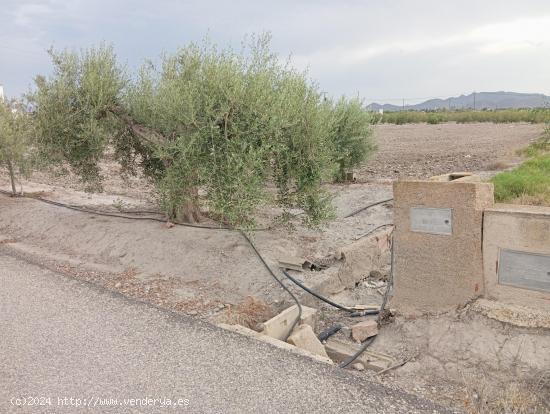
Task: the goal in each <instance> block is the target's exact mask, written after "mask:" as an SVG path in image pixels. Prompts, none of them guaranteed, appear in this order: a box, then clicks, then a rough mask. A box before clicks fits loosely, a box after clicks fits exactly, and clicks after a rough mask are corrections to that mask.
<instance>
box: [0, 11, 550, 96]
mask: <svg viewBox="0 0 550 414" xmlns="http://www.w3.org/2000/svg"><path fill="white" fill-rule="evenodd" d="M2 3H3V4H2V8H1V11H0V53H1V55H0V56H1V57H0V83H3V84H4V86H5V89H6V92H7V93H8V94H10V95H18V94H19V93H21V92H24V90H25V89H26V88H27V86H28V85H29V84H30V82H31V80H32V78H33V76H34V75H35V74H37V73H47V72H48V71H49V70H50V65H49V61H48V57H47V55H46V53H45V50H46V49H47V48H48V47H49V46H50V45H54V46H55V47H57V48H63V47H70V48H79V47H86V46H89V45H92V44H96V43H98V42H100V41H102V40H105V41H107V42H112V43H113V44H114V45H115V48H116V50H117V53H118V55H119V57H120V58H121V59H122V60H123V61H125V62H128V64H129V66H130V67H132V68H134V67H136V66H137V65H139V64H140V62H142V61H143V59H145V58H154V57H156V56H158V55H159V54H160V52H161V51H172V50H174V49H175V48H176V47H177V46H178V45H182V44H185V43H187V42H189V41H200V40H201V39H202V38H203V37H204V36H205V35H206V34H207V33H208V34H209V37H210V38H211V39H212V40H213V41H214V42H216V43H218V44H220V45H232V46H238V45H239V43H240V41H241V40H242V38H243V36H244V35H246V34H250V33H254V32H256V33H258V32H263V31H270V32H271V33H272V35H273V46H274V48H275V49H276V51H277V52H278V53H280V54H281V55H282V56H287V55H289V54H292V55H293V56H294V62H295V64H296V66H298V67H300V68H306V67H308V68H309V72H310V74H311V76H312V77H314V78H315V79H316V80H317V81H318V83H319V84H320V86H321V88H322V89H323V90H326V91H327V92H329V93H330V94H333V95H339V94H348V95H355V94H357V93H359V94H360V95H361V96H364V97H367V98H370V97H376V98H385V97H387V98H390V97H401V96H404V97H427V96H445V95H448V94H457V93H463V92H464V93H466V92H470V91H471V90H474V89H476V90H483V89H485V90H495V89H507V90H516V91H533V92H543V93H550V54H549V53H548V52H549V51H550V45H549V44H548V43H549V42H548V39H544V38H543V39H539V38H538V37H539V36H537V34H536V33H534V34H532V37H536V38H533V39H530V38H529V39H526V40H525V39H524V40H525V41H518V42H514V38H513V37H511V38H510V37H509V38H506V39H504V41H503V42H500V43H499V41H498V33H497V34H496V35H494V36H493V37H495V36H496V39H495V38H492V40H491V41H490V42H488V41H487V40H486V39H485V40H483V39H484V37H483V36H485V38H487V37H491V36H492V35H491V34H490V33H489V34H487V33H485V34H483V33H481V34H479V33H478V34H477V35H476V34H475V33H477V32H476V31H479V30H480V28H487V27H489V28H490V27H493V26H491V25H498V24H503V23H505V24H508V23H513V22H514V21H518V20H521V19H534V18H541V17H545V16H550V2H548V1H538V0H533V1H522V2H517V1H511V0H503V1H496V0H495V1H483V2H481V1H474V0H468V1H460V2H443V1H435V0H424V1H414V2H412V1H406V0H393V1H391V0H390V1H353V0H347V1H324V0H319V1H310V0H306V1H290V0H283V1H278V2H272V1H252V0H250V1H245V0H235V1H231V2H228V1H224V2H222V1H218V2H216V1H195V0H193V1H185V2H183V1H176V0H156V1H146V0H133V1H130V0H120V1H113V0H109V1H107V0H97V1H92V0H89V1H87V0H74V1H67V0H48V1H26V0H22V1H14V0H8V1H3V2H2ZM549 18H550V17H549ZM472 33H473V34H472ZM476 36H477V37H476ZM518 36H520V35H518ZM446 39H447V40H448V41H447V42H446V41H445V40H446ZM508 46H510V48H509V49H506V48H507V47H508ZM503 48H504V49H506V50H501V49H503Z"/></svg>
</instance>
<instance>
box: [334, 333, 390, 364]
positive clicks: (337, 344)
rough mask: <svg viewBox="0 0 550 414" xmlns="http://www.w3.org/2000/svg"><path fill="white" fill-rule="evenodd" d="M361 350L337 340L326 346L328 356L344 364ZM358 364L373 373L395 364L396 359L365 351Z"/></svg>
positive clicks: (357, 346)
mask: <svg viewBox="0 0 550 414" xmlns="http://www.w3.org/2000/svg"><path fill="white" fill-rule="evenodd" d="M359 349H360V346H359V345H355V344H348V343H346V342H342V341H339V340H338V339H335V338H330V339H329V340H328V341H327V343H326V345H325V350H326V351H327V354H328V356H329V357H330V358H331V359H332V360H333V361H334V362H338V363H339V362H342V361H344V360H346V359H348V358H349V357H351V356H352V355H354V354H355V353H356V352H357V351H358V350H359ZM356 362H360V363H362V364H363V365H364V366H365V368H366V369H370V370H373V371H377V372H378V371H382V370H383V369H386V368H388V367H390V366H391V365H393V364H394V363H395V361H394V359H393V358H392V357H391V356H389V355H385V354H382V353H380V352H374V351H369V350H365V351H364V352H363V353H362V354H361V355H360V356H359V357H358V358H357V359H356Z"/></svg>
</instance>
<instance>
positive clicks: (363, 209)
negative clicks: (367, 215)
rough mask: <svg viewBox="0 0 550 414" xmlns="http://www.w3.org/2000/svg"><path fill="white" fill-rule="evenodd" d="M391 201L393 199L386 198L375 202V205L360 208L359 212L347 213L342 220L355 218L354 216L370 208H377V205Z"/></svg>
mask: <svg viewBox="0 0 550 414" xmlns="http://www.w3.org/2000/svg"><path fill="white" fill-rule="evenodd" d="M392 200H393V198H388V199H387V200H381V201H377V202H376V203H372V204H369V205H368V206H365V207H362V208H360V209H359V210H355V211H353V212H351V213H349V214H348V215H346V216H344V217H343V218H348V217H352V216H355V215H356V214H359V213H361V212H362V211H365V210H368V209H369V208H371V207H374V206H377V205H379V204H384V203H387V202H388V201H392Z"/></svg>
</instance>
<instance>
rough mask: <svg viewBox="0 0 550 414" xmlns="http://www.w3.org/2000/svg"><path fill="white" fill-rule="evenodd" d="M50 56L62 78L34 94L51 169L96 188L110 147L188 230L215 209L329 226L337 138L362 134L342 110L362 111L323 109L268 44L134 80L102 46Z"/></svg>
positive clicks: (220, 215)
mask: <svg viewBox="0 0 550 414" xmlns="http://www.w3.org/2000/svg"><path fill="white" fill-rule="evenodd" d="M50 54H51V56H52V60H53V64H54V72H53V74H52V75H51V76H50V77H43V76H39V77H37V79H36V85H37V89H36V92H35V94H34V100H35V102H36V105H37V107H38V112H37V114H36V130H37V131H38V135H37V138H38V143H39V145H38V147H39V148H40V151H41V153H42V156H43V159H48V160H49V161H50V162H51V163H56V164H57V163H61V162H66V163H68V165H69V166H70V167H71V168H72V169H73V171H75V172H76V173H78V174H79V175H80V176H81V177H82V179H83V180H84V181H85V182H87V183H88V184H94V185H95V186H100V185H101V174H100V170H99V168H98V162H99V161H100V160H101V158H102V157H103V155H104V153H105V151H106V150H107V149H108V148H113V149H114V153H115V157H116V159H117V160H118V161H119V162H120V163H121V165H122V166H123V168H124V170H125V172H127V173H133V172H136V171H137V169H138V168H139V169H141V171H143V172H144V173H145V175H146V176H147V177H149V178H150V179H151V180H152V181H153V182H154V184H155V186H156V189H157V191H158V194H159V196H160V197H159V199H160V202H161V205H162V207H163V208H164V210H165V211H166V212H167V213H168V214H169V215H170V216H175V217H180V218H182V219H184V220H186V221H188V222H194V221H197V220H199V219H200V215H201V211H202V212H204V211H208V214H209V215H210V216H211V217H213V218H216V219H220V220H223V221H225V222H227V223H230V224H232V225H249V224H251V223H252V221H253V219H252V213H253V212H254V210H255V209H256V208H257V207H258V206H259V205H261V204H262V203H266V202H273V203H276V204H278V205H280V206H282V207H283V208H284V209H287V208H289V207H300V208H303V209H304V211H305V213H306V214H305V215H304V217H305V218H306V220H307V221H308V222H309V223H312V224H315V223H319V222H321V221H322V220H324V219H326V218H327V217H329V216H330V214H331V207H330V203H329V197H328V194H327V193H326V192H325V191H323V189H322V188H321V184H322V182H323V181H324V180H326V179H330V178H331V177H333V176H334V174H335V171H336V169H337V166H338V164H341V162H340V161H339V160H338V159H336V158H335V147H337V145H336V141H333V140H334V138H335V136H337V135H338V131H345V133H348V132H349V131H355V129H356V128H357V125H356V124H354V123H353V121H352V122H350V121H349V119H355V118H354V116H357V114H356V113H355V112H354V111H355V109H346V108H347V106H348V105H350V106H351V107H352V108H356V104H355V103H354V102H349V103H347V102H346V101H340V102H339V103H338V104H337V105H334V104H333V103H332V102H330V101H327V100H325V99H323V98H322V95H321V93H320V91H319V90H318V88H317V86H316V85H315V84H314V83H312V82H311V81H309V79H308V78H307V75H306V74H305V73H302V72H298V71H296V70H294V69H292V68H290V67H289V66H288V65H285V64H282V63H281V62H280V60H279V59H278V57H277V56H276V55H274V54H272V53H271V52H270V50H269V38H268V37H266V36H263V37H260V38H258V39H256V40H255V41H253V42H252V43H251V44H250V45H249V46H248V47H247V48H245V49H244V50H243V51H242V52H241V53H236V52H234V51H232V50H227V49H226V50H220V49H218V48H216V47H215V46H213V45H211V44H209V43H205V44H202V45H196V44H191V45H189V46H187V47H184V48H182V49H180V50H178V51H177V52H176V53H174V54H172V55H165V56H163V58H162V61H161V64H160V65H158V66H155V65H153V64H152V63H146V64H145V65H144V66H143V67H142V68H141V69H140V71H139V73H138V74H137V75H136V76H135V77H134V78H131V77H130V76H128V74H127V72H126V70H125V69H124V68H122V67H121V66H120V65H119V64H118V63H117V61H116V57H115V54H114V53H113V50H112V48H111V47H108V46H105V45H101V46H99V47H97V48H93V49H89V50H85V51H82V52H80V53H75V52H69V51H63V52H54V51H50ZM340 112H343V113H342V114H340ZM348 112H349V114H348ZM346 114H348V115H346ZM364 114H365V116H366V117H368V115H366V112H364ZM346 117H347V118H346ZM344 118H346V119H344ZM361 128H363V124H361ZM361 131H363V129H361ZM357 136H358V134H356V133H355V132H353V133H351V135H350V138H346V139H354V138H356V137H357ZM367 138H368V136H365V141H364V142H365V143H366V142H367V141H368V140H367ZM367 146H368V144H367Z"/></svg>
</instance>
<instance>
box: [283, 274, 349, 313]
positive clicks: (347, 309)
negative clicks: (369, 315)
mask: <svg viewBox="0 0 550 414" xmlns="http://www.w3.org/2000/svg"><path fill="white" fill-rule="evenodd" d="M281 270H282V272H283V274H284V275H285V276H286V278H287V279H288V280H290V281H291V282H292V283H294V284H295V285H297V286H298V287H301V288H302V289H303V290H305V291H306V292H307V293H309V294H310V295H313V296H315V297H316V298H317V299H320V300H322V301H323V302H325V303H328V304H329V305H330V306H334V307H335V308H337V309H341V310H343V311H346V312H355V309H351V308H348V307H347V306H343V305H340V304H338V303H336V302H333V301H332V300H330V299H328V298H325V297H324V296H323V295H321V294H320V293H317V292H315V291H313V290H311V289H310V288H308V287H307V286H305V285H304V284H302V283H301V282H299V281H298V280H296V279H294V278H293V277H292V276H290V275H289V274H288V273H287V272H286V270H283V269H281Z"/></svg>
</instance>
